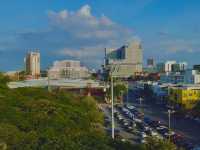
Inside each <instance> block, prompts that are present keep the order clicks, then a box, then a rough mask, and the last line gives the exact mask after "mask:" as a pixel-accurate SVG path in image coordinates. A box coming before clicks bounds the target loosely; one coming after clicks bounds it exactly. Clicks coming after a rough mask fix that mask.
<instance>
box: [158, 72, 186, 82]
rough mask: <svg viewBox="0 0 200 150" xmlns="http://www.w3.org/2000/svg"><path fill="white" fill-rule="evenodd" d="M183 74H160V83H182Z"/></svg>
mask: <svg viewBox="0 0 200 150" xmlns="http://www.w3.org/2000/svg"><path fill="white" fill-rule="evenodd" d="M184 79H185V78H184V74H183V73H180V72H176V73H172V72H167V73H163V74H161V75H160V82H161V83H172V84H183V83H185V80H184Z"/></svg>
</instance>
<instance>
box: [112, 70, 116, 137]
mask: <svg viewBox="0 0 200 150" xmlns="http://www.w3.org/2000/svg"><path fill="white" fill-rule="evenodd" d="M111 105H112V138H113V139H114V138H115V122H114V93H113V76H112V74H111Z"/></svg>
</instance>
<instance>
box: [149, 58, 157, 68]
mask: <svg viewBox="0 0 200 150" xmlns="http://www.w3.org/2000/svg"><path fill="white" fill-rule="evenodd" d="M154 66H155V61H154V59H153V58H149V59H147V67H154Z"/></svg>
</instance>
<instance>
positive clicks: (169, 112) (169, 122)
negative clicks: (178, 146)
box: [168, 109, 171, 141]
mask: <svg viewBox="0 0 200 150" xmlns="http://www.w3.org/2000/svg"><path fill="white" fill-rule="evenodd" d="M170 128H171V110H170V109H168V130H169V141H170V134H171V132H170V130H171V129H170Z"/></svg>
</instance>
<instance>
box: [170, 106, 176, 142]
mask: <svg viewBox="0 0 200 150" xmlns="http://www.w3.org/2000/svg"><path fill="white" fill-rule="evenodd" d="M174 112H175V111H173V110H171V109H168V130H169V141H170V136H171V114H172V113H174Z"/></svg>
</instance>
